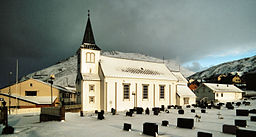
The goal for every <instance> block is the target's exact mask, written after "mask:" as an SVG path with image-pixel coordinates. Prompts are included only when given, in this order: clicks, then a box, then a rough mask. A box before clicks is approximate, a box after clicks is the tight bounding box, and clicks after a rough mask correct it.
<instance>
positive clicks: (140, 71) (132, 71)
mask: <svg viewBox="0 0 256 137" xmlns="http://www.w3.org/2000/svg"><path fill="white" fill-rule="evenodd" d="M100 65H101V68H102V71H103V73H104V76H105V77H124V78H143V79H158V80H174V81H177V80H178V79H177V78H176V77H175V76H174V75H173V74H172V72H171V71H170V70H169V69H168V68H167V67H166V66H165V64H163V63H155V62H147V61H139V60H130V59H121V58H114V57H107V56H101V60H100Z"/></svg>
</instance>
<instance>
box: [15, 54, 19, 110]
mask: <svg viewBox="0 0 256 137" xmlns="http://www.w3.org/2000/svg"><path fill="white" fill-rule="evenodd" d="M18 78H19V61H18V59H17V62H16V84H15V87H16V114H17V111H18V99H17V96H18V87H17V86H18Z"/></svg>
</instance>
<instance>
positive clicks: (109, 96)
mask: <svg viewBox="0 0 256 137" xmlns="http://www.w3.org/2000/svg"><path fill="white" fill-rule="evenodd" d="M77 55H78V63H77V64H78V65H77V70H78V72H77V79H76V89H77V92H78V93H79V96H78V102H79V103H81V105H82V110H81V111H85V112H90V111H95V110H105V111H111V108H114V109H116V110H117V111H125V110H129V109H131V108H134V107H143V108H144V109H145V108H147V107H148V108H150V109H151V108H153V107H161V105H164V106H165V107H166V106H168V105H181V106H182V105H188V104H194V103H195V100H196V96H195V94H194V93H193V92H192V91H191V90H190V89H189V88H188V87H187V80H186V79H185V78H184V76H183V75H182V74H181V73H180V72H173V71H170V70H169V69H168V68H167V67H166V66H165V64H164V63H156V62H147V61H140V60H131V59H122V58H115V57H107V56H103V55H101V49H100V48H99V47H98V46H97V45H96V44H95V40H94V35H93V31H92V27H91V22H90V15H89V14H88V20H87V24H86V29H85V34H84V38H83V42H82V45H81V46H80V48H79V49H78V51H77Z"/></svg>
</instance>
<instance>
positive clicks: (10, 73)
mask: <svg viewBox="0 0 256 137" xmlns="http://www.w3.org/2000/svg"><path fill="white" fill-rule="evenodd" d="M11 76H12V72H9V79H8V80H9V81H8V83H9V93H8V94H9V109H8V110H9V114H11Z"/></svg>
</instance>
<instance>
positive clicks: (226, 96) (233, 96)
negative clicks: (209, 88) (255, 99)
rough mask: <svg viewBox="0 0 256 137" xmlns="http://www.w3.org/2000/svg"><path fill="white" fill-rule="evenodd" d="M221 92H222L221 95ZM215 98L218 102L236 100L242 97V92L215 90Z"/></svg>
mask: <svg viewBox="0 0 256 137" xmlns="http://www.w3.org/2000/svg"><path fill="white" fill-rule="evenodd" d="M217 93H218V97H217ZM221 94H223V96H222V95H221ZM239 94H240V95H239ZM215 98H216V99H217V100H218V101H219V102H229V101H236V100H239V99H241V98H242V93H236V92H215Z"/></svg>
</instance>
